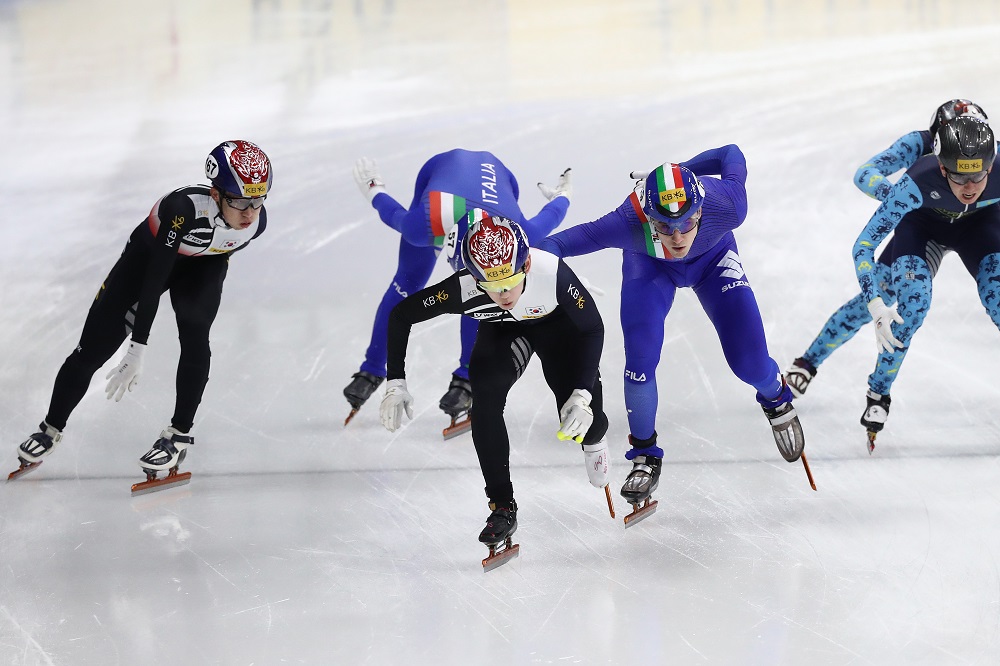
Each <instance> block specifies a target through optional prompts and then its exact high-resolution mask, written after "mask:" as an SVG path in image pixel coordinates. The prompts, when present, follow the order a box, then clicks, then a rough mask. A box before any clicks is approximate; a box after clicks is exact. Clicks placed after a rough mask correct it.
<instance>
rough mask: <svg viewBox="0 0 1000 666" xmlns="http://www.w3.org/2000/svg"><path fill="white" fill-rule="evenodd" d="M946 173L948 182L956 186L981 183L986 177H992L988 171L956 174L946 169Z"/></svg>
mask: <svg viewBox="0 0 1000 666" xmlns="http://www.w3.org/2000/svg"><path fill="white" fill-rule="evenodd" d="M945 173H946V174H948V180H950V181H951V182H953V183H955V184H956V185H966V184H968V183H981V182H983V181H984V180H986V176H988V175H990V174H989V172H988V171H978V172H976V173H955V172H954V171H948V170H947V169H945Z"/></svg>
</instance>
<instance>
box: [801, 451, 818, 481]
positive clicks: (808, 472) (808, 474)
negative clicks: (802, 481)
mask: <svg viewBox="0 0 1000 666" xmlns="http://www.w3.org/2000/svg"><path fill="white" fill-rule="evenodd" d="M799 459H800V460H801V461H802V466H803V467H805V468H806V478H807V479H809V487H811V488H812V489H813V490H816V480H815V479H813V473H812V470H811V469H809V461H808V460H806V453H805V451H803V452H802V453H801V455H799Z"/></svg>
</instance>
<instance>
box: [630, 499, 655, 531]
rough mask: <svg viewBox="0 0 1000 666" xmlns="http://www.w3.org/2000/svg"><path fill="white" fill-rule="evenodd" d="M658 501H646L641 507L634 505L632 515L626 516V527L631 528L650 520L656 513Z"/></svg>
mask: <svg viewBox="0 0 1000 666" xmlns="http://www.w3.org/2000/svg"><path fill="white" fill-rule="evenodd" d="M656 504H657V502H656V500H652V501H650V500H649V499H647V500H646V503H645V504H643V505H642V506H641V507H640V506H639V505H638V504H633V505H632V513H630V514H628V515H627V516H625V527H626V528H629V527H632V526H633V525H635V524H636V523H638V522H639V521H640V520H645V519H646V518H649V517H650V516H652V515H653V514H654V513H656Z"/></svg>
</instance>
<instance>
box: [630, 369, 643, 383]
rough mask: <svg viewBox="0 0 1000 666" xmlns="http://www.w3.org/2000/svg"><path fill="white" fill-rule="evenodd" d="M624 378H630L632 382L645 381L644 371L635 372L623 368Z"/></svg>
mask: <svg viewBox="0 0 1000 666" xmlns="http://www.w3.org/2000/svg"><path fill="white" fill-rule="evenodd" d="M625 379H630V380H632V381H633V382H644V381H646V373H645V372H643V373H640V374H638V375H637V374H635V371H633V370H629V369H628V368H625Z"/></svg>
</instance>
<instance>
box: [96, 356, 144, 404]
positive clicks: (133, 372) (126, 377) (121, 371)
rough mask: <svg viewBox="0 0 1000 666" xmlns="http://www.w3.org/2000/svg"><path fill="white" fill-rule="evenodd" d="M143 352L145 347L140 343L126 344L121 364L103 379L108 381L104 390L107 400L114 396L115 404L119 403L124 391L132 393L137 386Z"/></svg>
mask: <svg viewBox="0 0 1000 666" xmlns="http://www.w3.org/2000/svg"><path fill="white" fill-rule="evenodd" d="M145 351H146V345H144V344H142V343H141V342H135V341H132V342H129V343H128V350H127V351H126V352H125V357H124V358H123V359H122V361H121V363H119V364H118V367H117V368H115V369H114V370H112V371H111V372H109V373H108V375H107V377H105V379H107V380H108V387H107V388H106V389H105V391H106V392H107V394H108V400H111V396H114V398H115V402H119V401H120V400H121V399H122V396H124V395H125V389H128V390H129V391H132V390H134V389H135V387H136V386H138V385H139V371H140V370H142V354H143V352H145Z"/></svg>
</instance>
